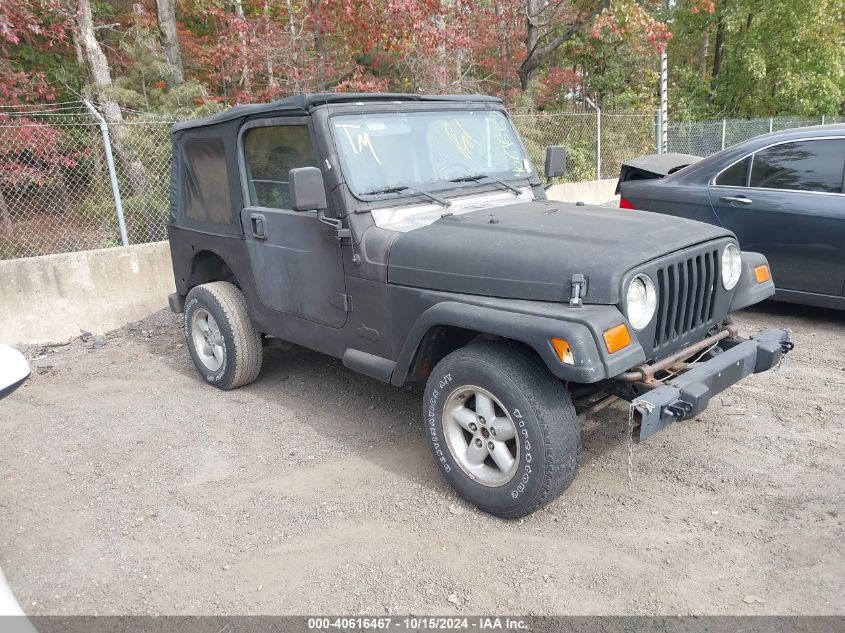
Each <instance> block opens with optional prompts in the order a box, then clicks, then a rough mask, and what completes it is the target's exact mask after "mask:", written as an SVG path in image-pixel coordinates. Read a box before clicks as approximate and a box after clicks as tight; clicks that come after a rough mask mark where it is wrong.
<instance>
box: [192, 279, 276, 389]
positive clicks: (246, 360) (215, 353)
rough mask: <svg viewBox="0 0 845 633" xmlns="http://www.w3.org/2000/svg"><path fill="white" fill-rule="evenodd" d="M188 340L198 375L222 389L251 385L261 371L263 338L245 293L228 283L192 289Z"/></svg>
mask: <svg viewBox="0 0 845 633" xmlns="http://www.w3.org/2000/svg"><path fill="white" fill-rule="evenodd" d="M185 338H186V340H187V343H188V350H189V352H190V354H191V359H192V360H193V361H194V365H195V366H196V368H197V371H198V372H199V373H200V375H201V376H202V377H203V378H205V380H206V381H207V382H209V383H211V384H212V385H214V386H215V387H217V388H218V389H223V390H229V389H236V388H237V387H242V386H244V385H248V384H249V383H251V382H252V381H254V380H255V379H256V378H257V377H258V373H259V372H260V371H261V361H262V346H261V335H260V334H259V333H258V332H257V331H256V330H255V326H253V324H252V321H251V320H250V318H249V313H248V312H247V307H246V300H245V299H244V296H243V293H242V292H241V291H240V290H238V288H237V287H235V286H234V285H233V284H231V283H229V282H228V281H214V282H211V283H207V284H202V285H200V286H196V287H195V288H192V289H191V291H190V292H189V293H188V296H187V297H186V299H185Z"/></svg>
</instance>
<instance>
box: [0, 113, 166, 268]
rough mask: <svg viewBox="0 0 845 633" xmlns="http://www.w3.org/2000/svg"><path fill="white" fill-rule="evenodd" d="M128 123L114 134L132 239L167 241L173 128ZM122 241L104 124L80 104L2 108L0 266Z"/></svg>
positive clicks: (152, 119)
mask: <svg viewBox="0 0 845 633" xmlns="http://www.w3.org/2000/svg"><path fill="white" fill-rule="evenodd" d="M123 119H124V120H123V122H122V123H117V124H111V125H108V127H107V133H108V135H109V138H110V141H111V147H112V154H113V160H114V168H115V174H116V177H117V187H118V190H119V192H120V198H121V199H122V203H123V210H124V216H125V225H126V232H127V238H128V242H129V243H132V244H137V243H142V242H151V241H157V240H163V239H165V238H166V233H165V220H166V216H167V209H168V188H169V180H170V124H171V121H170V120H168V119H166V118H162V117H156V116H155V115H149V114H144V115H143V116H140V115H139V114H138V113H133V112H131V111H127V112H124V113H123ZM120 244H121V235H120V230H119V225H118V216H117V213H116V202H115V195H114V192H113V189H112V186H111V181H110V175H109V164H108V156H107V154H106V150H105V143H104V136H103V131H102V130H101V127H100V121H99V119H98V118H97V117H95V116H94V114H93V113H92V112H90V111H89V110H88V108H87V107H86V106H85V104H84V103H82V102H74V103H64V104H59V105H50V106H38V107H30V108H23V109H21V108H19V109H15V110H12V109H10V108H0V259H11V258H15V257H31V256H34V255H47V254H51V253H61V252H69V251H77V250H87V249H93V248H104V247H109V246H119V245H120Z"/></svg>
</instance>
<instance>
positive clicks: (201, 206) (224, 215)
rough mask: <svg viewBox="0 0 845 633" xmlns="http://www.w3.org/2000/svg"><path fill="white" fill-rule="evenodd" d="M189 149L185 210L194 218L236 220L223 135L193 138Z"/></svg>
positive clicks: (219, 221) (186, 149) (217, 221)
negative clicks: (219, 136)
mask: <svg viewBox="0 0 845 633" xmlns="http://www.w3.org/2000/svg"><path fill="white" fill-rule="evenodd" d="M184 152H185V183H184V192H185V213H186V214H187V216H188V217H189V218H190V219H192V220H197V221H200V222H208V223H211V224H217V225H229V224H232V200H231V197H230V195H229V172H228V170H227V169H226V148H225V146H224V145H223V141H222V140H221V139H219V138H194V139H189V140H188V141H186V142H185V145H184Z"/></svg>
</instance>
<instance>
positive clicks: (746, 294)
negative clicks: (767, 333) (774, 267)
mask: <svg viewBox="0 0 845 633" xmlns="http://www.w3.org/2000/svg"><path fill="white" fill-rule="evenodd" d="M768 263H769V262H768V260H767V259H766V257H765V256H764V255H761V254H760V253H746V252H744V251H743V253H742V272H741V273H740V275H739V281H738V282H737V284H736V288H735V289H734V296H733V299H732V300H731V307H730V312H735V311H737V310H742V309H743V308H747V307H748V306H751V305H754V304H755V303H760V302H761V301H763V300H764V299H768V298H769V297H771V296H772V295H774V294H775V282H774V281H773V279H774V278H772V279H769V281H765V282H763V283H758V282H757V278H756V277H755V275H754V269H755V268H757V267H758V266H762V265H764V264H766V265H768Z"/></svg>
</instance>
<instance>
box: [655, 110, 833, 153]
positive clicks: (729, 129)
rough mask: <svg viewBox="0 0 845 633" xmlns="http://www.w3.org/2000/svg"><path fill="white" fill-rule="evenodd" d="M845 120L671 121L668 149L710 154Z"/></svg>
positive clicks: (803, 118) (822, 118)
mask: <svg viewBox="0 0 845 633" xmlns="http://www.w3.org/2000/svg"><path fill="white" fill-rule="evenodd" d="M828 123H845V117H841V116H819V117H771V118H767V119H747V120H740V119H720V120H713V121H679V122H672V121H670V122H669V151H670V152H680V153H681V154H694V155H696V156H708V155H710V154H715V153H716V152H718V151H720V150H723V149H725V148H726V147H730V146H731V145H736V144H737V143H742V142H743V141H747V140H748V139H750V138H754V137H755V136H759V135H760V134H766V133H768V132H777V131H779V130H788V129H790V128H796V127H808V126H812V125H826V124H828Z"/></svg>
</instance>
